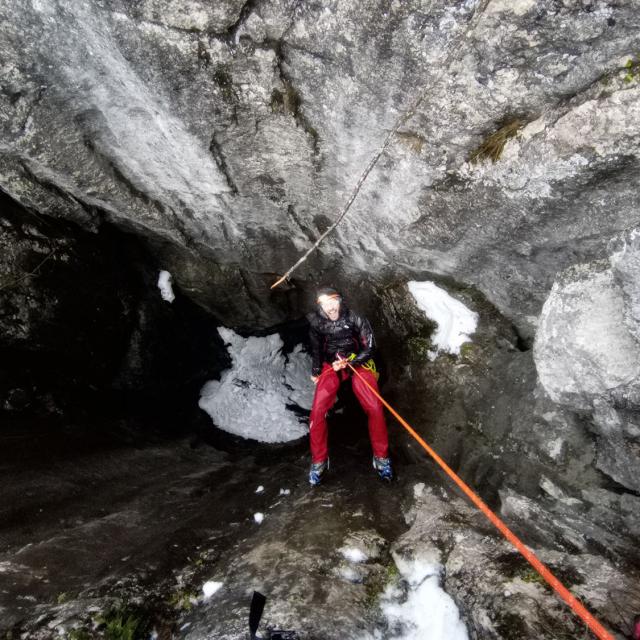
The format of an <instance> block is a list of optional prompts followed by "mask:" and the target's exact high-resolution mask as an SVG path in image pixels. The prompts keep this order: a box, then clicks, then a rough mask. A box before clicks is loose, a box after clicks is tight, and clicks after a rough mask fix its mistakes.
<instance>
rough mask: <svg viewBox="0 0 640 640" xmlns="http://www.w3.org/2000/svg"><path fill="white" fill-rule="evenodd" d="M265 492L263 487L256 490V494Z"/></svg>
mask: <svg viewBox="0 0 640 640" xmlns="http://www.w3.org/2000/svg"><path fill="white" fill-rule="evenodd" d="M263 491H264V487H263V486H262V485H260V486H259V487H258V488H257V489H256V493H262V492H263Z"/></svg>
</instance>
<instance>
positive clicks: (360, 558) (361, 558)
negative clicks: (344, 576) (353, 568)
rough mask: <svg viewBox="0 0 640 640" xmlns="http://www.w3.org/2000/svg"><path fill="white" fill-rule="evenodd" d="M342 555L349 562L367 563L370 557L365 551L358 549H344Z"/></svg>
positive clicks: (341, 551)
mask: <svg viewBox="0 0 640 640" xmlns="http://www.w3.org/2000/svg"><path fill="white" fill-rule="evenodd" d="M340 553H341V554H342V556H343V557H344V558H345V559H346V560H348V561H349V562H365V561H366V560H367V557H368V556H367V554H366V553H365V552H364V551H362V550H361V549H357V548H356V547H342V549H340Z"/></svg>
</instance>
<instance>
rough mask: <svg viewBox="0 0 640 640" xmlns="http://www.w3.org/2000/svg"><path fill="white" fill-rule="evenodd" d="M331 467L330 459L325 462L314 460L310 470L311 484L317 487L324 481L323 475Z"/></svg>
mask: <svg viewBox="0 0 640 640" xmlns="http://www.w3.org/2000/svg"><path fill="white" fill-rule="evenodd" d="M328 468H329V459H328V458H327V459H326V460H325V461H324V462H314V463H312V464H311V469H310V470H309V484H310V485H311V486H312V487H317V486H318V485H319V484H320V483H321V482H322V475H323V474H324V472H325V471H326V470H327V469H328Z"/></svg>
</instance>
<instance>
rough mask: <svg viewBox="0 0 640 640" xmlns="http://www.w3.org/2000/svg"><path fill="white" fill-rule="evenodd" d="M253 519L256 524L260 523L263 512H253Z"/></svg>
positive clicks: (262, 518)
mask: <svg viewBox="0 0 640 640" xmlns="http://www.w3.org/2000/svg"><path fill="white" fill-rule="evenodd" d="M253 519H254V520H255V522H256V523H257V524H262V521H263V520H264V513H260V512H259V511H258V513H254V514H253Z"/></svg>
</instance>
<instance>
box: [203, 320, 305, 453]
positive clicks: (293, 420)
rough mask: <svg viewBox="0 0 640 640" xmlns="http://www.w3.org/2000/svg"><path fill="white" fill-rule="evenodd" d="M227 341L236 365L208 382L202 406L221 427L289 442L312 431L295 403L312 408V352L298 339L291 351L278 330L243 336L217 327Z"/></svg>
mask: <svg viewBox="0 0 640 640" xmlns="http://www.w3.org/2000/svg"><path fill="white" fill-rule="evenodd" d="M218 333H219V334H220V336H221V337H222V339H223V340H224V341H225V342H226V343H227V345H228V347H227V348H228V350H229V355H230V356H231V360H232V366H231V369H227V370H226V371H224V372H223V374H222V377H221V378H220V380H211V381H210V382H207V383H206V384H205V385H204V386H203V387H202V390H201V391H200V401H199V403H198V406H199V407H200V408H201V409H203V410H204V411H206V412H207V413H208V414H209V415H210V416H211V419H212V420H213V422H214V423H215V425H216V426H217V427H219V428H220V429H223V430H224V431H228V432H229V433H233V434H235V435H237V436H241V437H243V438H251V439H253V440H259V441H261V442H288V441H290V440H297V439H298V438H301V437H302V436H304V435H306V434H307V432H308V427H307V425H306V423H305V422H303V421H302V420H301V419H300V418H299V417H298V416H297V415H296V414H295V413H294V412H293V411H291V410H290V409H289V406H291V405H297V406H298V407H301V408H303V409H310V408H311V403H312V401H313V391H314V387H313V384H312V383H311V381H310V380H309V372H310V371H311V358H310V357H309V355H308V354H306V353H304V352H303V351H302V346H301V345H298V346H297V347H296V348H295V349H294V350H293V351H292V352H291V353H290V354H289V355H288V356H287V357H285V356H284V354H283V353H282V347H283V346H284V343H283V342H282V339H281V338H280V336H279V335H278V334H277V333H274V334H272V335H270V336H266V337H264V338H257V337H249V338H243V337H242V336H239V335H238V334H236V333H234V332H233V331H231V330H230V329H226V328H224V327H220V328H218Z"/></svg>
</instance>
